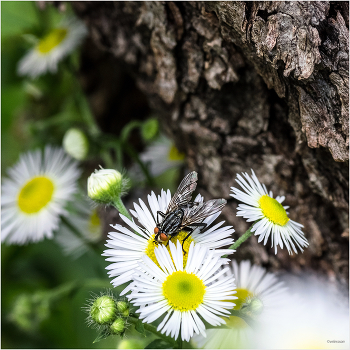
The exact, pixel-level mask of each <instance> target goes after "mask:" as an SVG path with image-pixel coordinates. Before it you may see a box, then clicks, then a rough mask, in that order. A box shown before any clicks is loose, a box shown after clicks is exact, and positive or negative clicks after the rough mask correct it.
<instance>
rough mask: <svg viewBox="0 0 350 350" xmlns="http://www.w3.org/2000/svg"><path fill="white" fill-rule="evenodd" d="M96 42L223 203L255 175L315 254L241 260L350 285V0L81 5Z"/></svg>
mask: <svg viewBox="0 0 350 350" xmlns="http://www.w3.org/2000/svg"><path fill="white" fill-rule="evenodd" d="M72 5H73V7H74V9H75V11H76V13H77V14H78V16H80V17H81V18H82V19H84V21H85V23H86V24H87V26H88V27H89V29H90V33H91V37H92V39H93V41H94V42H95V43H96V44H97V45H98V47H99V48H100V49H101V50H106V51H108V52H110V53H111V54H112V55H113V56H115V57H116V58H118V59H119V62H122V64H123V65H126V66H127V67H128V69H130V71H131V72H132V76H133V78H134V79H135V81H136V84H137V86H138V88H139V89H140V90H141V91H142V92H143V93H144V94H145V95H146V97H147V99H148V102H149V105H150V107H151V108H152V109H154V110H156V111H157V112H158V114H159V115H160V118H161V122H162V125H163V128H164V129H165V131H166V132H167V133H168V134H169V135H170V136H171V137H172V138H173V139H174V141H175V143H176V145H177V147H178V148H179V149H180V150H181V151H184V152H185V153H186V155H187V161H188V166H189V168H190V169H191V170H196V171H197V172H198V173H199V190H200V191H201V192H202V193H203V194H204V195H205V198H206V199H208V198H218V197H224V198H226V199H228V205H227V206H226V208H225V209H224V212H223V214H224V216H225V217H226V219H227V221H228V222H229V223H230V224H232V225H233V226H234V228H235V229H236V233H235V237H234V238H235V239H237V238H238V235H240V234H242V233H243V232H245V230H246V229H247V228H248V226H247V224H246V223H245V221H244V220H243V219H241V218H237V217H236V215H235V214H236V207H237V201H236V200H234V199H233V198H232V197H230V196H229V189H230V186H234V185H235V181H234V178H235V176H236V174H237V173H239V172H250V169H253V170H254V171H255V173H256V174H257V176H258V178H259V179H260V181H261V182H263V183H265V184H266V186H267V188H268V189H270V190H272V191H273V193H274V194H275V195H276V194H279V195H285V196H286V200H285V203H286V205H289V206H290V209H289V212H290V217H291V218H292V219H293V220H295V221H298V222H300V223H302V224H303V225H304V226H305V228H304V232H305V235H306V237H307V239H308V240H309V243H310V246H309V248H308V249H306V250H305V252H304V253H303V254H298V255H293V256H288V253H287V251H286V250H285V249H283V250H279V251H278V254H277V255H275V254H274V252H273V250H272V249H271V248H270V246H269V245H268V246H266V247H265V246H263V245H262V244H258V243H257V239H256V238H255V237H252V238H251V239H250V240H249V241H248V242H247V243H245V244H244V245H242V246H241V247H240V249H239V251H238V252H237V253H236V255H235V256H236V258H238V259H242V258H251V259H253V261H254V262H255V263H259V264H263V265H265V266H267V267H269V268H270V269H271V270H276V269H285V270H288V271H290V272H295V273H298V272H300V271H302V270H303V271H306V270H314V271H319V272H321V271H322V272H323V273H324V274H326V275H327V276H328V278H329V279H330V280H332V281H335V280H337V281H338V282H340V283H341V284H342V285H343V286H344V287H345V286H346V285H347V280H348V273H349V272H348V232H349V231H348V188H349V186H348V146H349V135H348V128H349V116H348V113H349V105H348V99H349V90H348V83H349V77H348V75H349V62H348V46H349V45H348V43H349V36H348V26H349V25H348V11H349V4H348V2H327V1H317V2H316V1H313V2H298V1H290V2H288V1H274V2H272V1H266V2H258V1H254V2H248V1H247V2H243V1H227V2H225V1H221V2H190V1H189V2H73V3H72Z"/></svg>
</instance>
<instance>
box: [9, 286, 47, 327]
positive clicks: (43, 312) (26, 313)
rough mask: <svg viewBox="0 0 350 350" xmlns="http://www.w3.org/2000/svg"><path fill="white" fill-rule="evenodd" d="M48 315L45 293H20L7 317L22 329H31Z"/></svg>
mask: <svg viewBox="0 0 350 350" xmlns="http://www.w3.org/2000/svg"><path fill="white" fill-rule="evenodd" d="M49 315H50V306H49V300H48V298H47V294H46V293H45V292H44V293H43V292H37V293H35V294H21V295H19V296H18V297H17V299H16V301H15V304H14V307H13V310H12V311H11V313H10V315H9V318H10V320H11V321H13V322H14V323H16V324H17V325H18V327H20V328H21V329H22V330H24V331H27V332H29V331H33V330H35V329H36V328H37V327H38V326H39V324H40V323H41V322H42V321H43V320H45V319H47V318H48V317H49Z"/></svg>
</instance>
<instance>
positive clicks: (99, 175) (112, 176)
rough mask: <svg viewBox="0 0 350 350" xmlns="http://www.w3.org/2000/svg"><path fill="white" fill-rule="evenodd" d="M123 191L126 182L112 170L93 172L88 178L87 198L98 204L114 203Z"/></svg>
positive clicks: (118, 173) (117, 172)
mask: <svg viewBox="0 0 350 350" xmlns="http://www.w3.org/2000/svg"><path fill="white" fill-rule="evenodd" d="M125 189H126V181H125V180H124V179H123V176H122V174H121V173H120V172H119V171H117V170H114V169H100V170H95V172H94V173H92V174H91V175H90V177H89V178H88V196H89V197H90V198H91V199H93V200H95V201H97V202H100V203H106V204H109V203H111V202H114V201H115V200H116V199H119V198H120V196H121V195H123V194H124V192H125Z"/></svg>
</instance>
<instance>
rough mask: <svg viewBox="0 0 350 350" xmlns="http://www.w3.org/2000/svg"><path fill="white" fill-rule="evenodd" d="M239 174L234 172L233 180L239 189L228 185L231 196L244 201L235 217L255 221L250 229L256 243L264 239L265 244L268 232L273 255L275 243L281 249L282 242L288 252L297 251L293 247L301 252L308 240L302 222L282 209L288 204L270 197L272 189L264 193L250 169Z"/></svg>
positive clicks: (263, 188)
mask: <svg viewBox="0 0 350 350" xmlns="http://www.w3.org/2000/svg"><path fill="white" fill-rule="evenodd" d="M243 176H244V177H245V179H244V178H243V177H242V176H241V175H237V179H236V182H237V183H238V184H239V185H240V186H241V187H242V189H243V191H241V190H239V189H237V188H235V187H231V191H232V192H233V194H231V196H232V197H233V198H236V199H238V200H239V201H241V202H243V203H245V204H239V205H238V208H237V216H243V217H244V218H245V219H247V222H252V221H255V223H254V225H253V226H252V228H251V232H255V236H259V238H258V242H261V241H262V240H264V245H266V242H267V240H268V238H269V237H270V235H271V248H272V247H275V254H277V246H278V245H279V246H280V247H281V248H283V244H285V246H286V247H287V249H288V253H289V254H293V251H294V252H295V253H296V254H298V252H297V249H296V246H297V247H298V248H299V249H300V250H301V251H302V252H303V251H304V250H303V247H307V246H308V245H309V243H308V241H307V239H306V238H305V236H304V233H303V232H302V231H301V228H302V227H303V225H301V224H299V223H297V222H295V221H293V220H291V219H289V217H288V215H287V214H288V212H286V209H288V208H289V207H283V206H282V204H281V203H282V202H283V201H284V199H285V197H284V196H277V197H276V198H273V194H272V192H271V191H270V192H269V193H268V192H267V190H266V187H265V185H264V184H261V183H260V182H259V180H258V178H257V177H256V175H255V173H254V171H253V170H252V176H251V177H250V176H249V175H248V174H247V173H243ZM292 250H293V251H292Z"/></svg>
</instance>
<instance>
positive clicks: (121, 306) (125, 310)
mask: <svg viewBox="0 0 350 350" xmlns="http://www.w3.org/2000/svg"><path fill="white" fill-rule="evenodd" d="M117 309H118V312H119V313H121V314H122V315H123V316H124V317H128V316H129V304H128V303H127V302H125V301H118V302H117Z"/></svg>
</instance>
